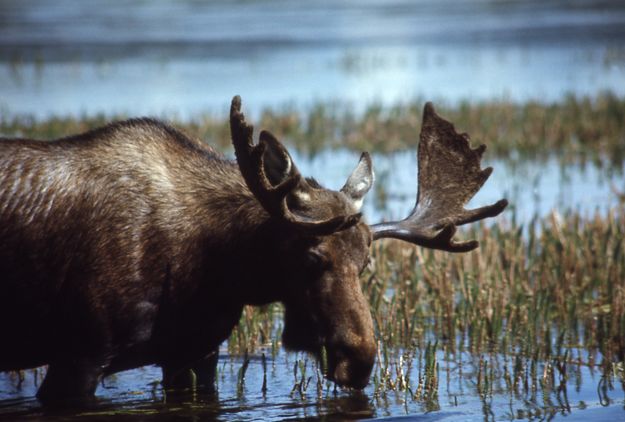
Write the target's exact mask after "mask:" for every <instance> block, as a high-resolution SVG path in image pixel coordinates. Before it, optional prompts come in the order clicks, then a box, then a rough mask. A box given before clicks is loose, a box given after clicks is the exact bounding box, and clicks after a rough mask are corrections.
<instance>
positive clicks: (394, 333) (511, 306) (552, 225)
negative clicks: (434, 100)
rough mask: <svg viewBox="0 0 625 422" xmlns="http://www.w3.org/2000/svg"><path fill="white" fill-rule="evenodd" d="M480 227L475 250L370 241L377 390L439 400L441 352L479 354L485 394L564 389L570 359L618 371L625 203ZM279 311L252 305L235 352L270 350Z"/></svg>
mask: <svg viewBox="0 0 625 422" xmlns="http://www.w3.org/2000/svg"><path fill="white" fill-rule="evenodd" d="M473 231H479V233H466V236H467V237H471V238H474V237H477V238H480V239H483V240H482V243H481V247H480V248H479V249H477V250H476V251H473V252H471V253H468V254H458V255H456V254H448V253H444V252H440V251H434V250H425V249H421V248H417V247H414V246H411V245H406V244H403V243H401V242H393V241H385V242H382V243H381V244H378V245H375V246H374V248H373V254H372V263H371V264H370V266H369V268H368V270H367V271H366V273H365V274H364V275H363V277H362V288H363V290H364V292H365V295H366V296H367V297H368V298H369V302H370V306H371V312H372V316H373V319H374V323H375V326H376V331H377V338H378V340H379V349H378V359H377V367H376V369H375V370H374V375H373V384H374V394H375V395H379V394H385V393H386V392H388V391H404V392H406V393H407V394H409V396H410V397H412V398H413V399H414V400H416V401H421V402H423V403H426V404H428V406H426V407H428V409H430V410H433V409H435V408H436V406H435V405H434V403H435V402H436V397H437V394H438V391H439V388H440V385H439V375H438V373H439V371H440V362H439V361H438V360H440V358H441V354H442V356H443V358H444V360H446V361H452V362H456V363H457V364H458V365H461V364H462V362H463V361H464V362H466V361H469V362H471V361H475V362H474V366H475V369H476V373H475V374H473V376H472V379H473V380H474V382H475V384H476V390H477V392H478V394H479V395H480V396H488V395H492V394H493V391H494V390H497V389H499V390H504V391H510V392H515V391H516V392H518V391H531V390H533V391H535V390H536V389H537V388H539V387H540V389H541V390H544V389H550V390H557V388H559V387H560V386H561V384H562V383H563V382H566V380H568V379H569V378H571V377H575V376H577V375H576V374H574V373H571V372H570V371H569V370H568V368H569V367H571V366H575V367H579V366H588V367H590V368H598V369H599V370H600V371H602V372H603V373H606V374H608V373H609V374H616V375H617V378H619V377H620V379H623V370H622V368H623V361H624V358H625V337H624V336H623V333H625V208H623V207H619V208H614V209H612V210H611V211H610V212H609V213H608V214H607V215H599V214H597V215H592V216H585V215H580V214H578V213H574V212H570V213H567V214H565V215H559V214H558V213H556V212H554V213H552V214H551V216H550V217H549V218H547V219H544V220H538V219H534V220H533V221H532V222H531V223H530V224H528V225H527V226H522V225H516V224H515V223H513V222H509V221H502V222H500V223H498V224H496V225H487V224H481V225H479V226H478V227H476V228H475V229H473ZM280 312H281V308H280V306H279V305H270V306H269V307H265V308H260V309H258V308H257V309H255V308H247V309H246V312H245V314H244V316H243V317H242V319H241V322H240V325H239V327H238V328H237V329H236V330H235V332H234V333H233V335H232V336H231V338H230V340H229V342H228V350H229V351H230V353H231V354H235V355H236V354H237V353H241V351H243V350H251V351H254V350H256V349H257V348H259V347H260V348H263V347H264V348H267V349H271V350H275V348H276V345H277V344H279V342H280V339H279V335H280V324H281V322H280V319H279V318H277V317H278V316H279V315H280ZM268 332H271V333H273V334H272V335H271V336H267V333H268ZM241 333H246V336H242V334H241ZM243 339H245V341H243ZM412 367H418V377H417V379H411V378H410V374H411V373H412V372H413V371H411V369H410V368H412ZM296 369H297V368H296ZM295 372H297V370H295ZM303 373H304V371H303V370H302V376H300V377H298V376H297V375H296V380H299V381H297V382H298V383H299V385H300V386H301V385H302V382H303V381H304V375H303ZM619 374H620V375H619ZM502 381H503V383H502Z"/></svg>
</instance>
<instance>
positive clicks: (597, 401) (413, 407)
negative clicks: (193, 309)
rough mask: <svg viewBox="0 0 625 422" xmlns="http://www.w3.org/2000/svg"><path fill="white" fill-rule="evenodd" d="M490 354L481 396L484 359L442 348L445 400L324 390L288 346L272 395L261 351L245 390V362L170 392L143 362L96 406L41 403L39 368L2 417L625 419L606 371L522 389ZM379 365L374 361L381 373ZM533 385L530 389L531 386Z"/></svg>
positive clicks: (0, 382) (13, 386)
mask: <svg viewBox="0 0 625 422" xmlns="http://www.w3.org/2000/svg"><path fill="white" fill-rule="evenodd" d="M484 359H485V360H486V361H488V364H489V367H491V366H492V368H494V371H495V373H494V375H495V376H494V377H493V378H492V379H491V380H490V382H491V383H492V384H491V387H490V388H489V391H488V392H483V391H482V392H481V391H480V390H479V388H478V386H477V385H476V384H475V379H476V373H477V371H478V366H479V362H478V358H475V357H471V356H470V355H468V354H461V355H459V356H458V357H456V358H453V357H451V358H448V359H447V360H446V358H445V355H444V353H443V352H442V351H441V352H438V353H437V360H438V361H439V379H440V380H439V388H438V397H436V398H434V399H430V400H427V401H423V400H415V399H413V398H412V394H411V393H407V392H400V391H388V392H386V393H383V394H375V388H374V386H373V385H372V384H370V385H369V386H368V387H367V388H366V389H365V390H364V391H363V392H360V393H357V392H349V391H341V390H335V389H334V388H333V386H332V385H330V384H329V383H327V382H325V381H322V383H321V390H318V389H317V374H316V373H315V367H314V366H313V365H312V364H311V362H310V361H309V360H308V358H307V357H306V356H305V355H301V354H298V355H296V354H286V353H284V352H281V353H278V354H277V355H276V356H275V357H274V358H271V357H270V358H268V360H267V373H266V376H267V386H268V389H267V391H266V392H265V393H263V392H262V382H263V369H262V364H261V359H260V357H259V356H252V357H251V361H250V363H249V368H248V371H247V375H246V378H245V383H244V384H243V386H242V388H238V387H237V374H238V370H239V368H240V367H241V365H242V361H241V359H230V358H228V356H221V357H220V363H219V374H218V390H219V391H218V393H217V394H216V395H202V394H199V395H193V394H180V395H179V396H172V395H171V394H166V393H165V392H163V390H162V388H161V386H160V385H159V384H158V380H160V370H159V369H158V368H156V367H145V368H142V369H137V370H132V371H126V372H122V373H120V374H117V375H115V376H112V377H109V378H106V379H105V380H104V381H103V382H102V385H101V386H100V387H99V388H98V391H97V396H98V401H97V403H95V404H92V405H89V406H87V407H84V408H74V409H70V410H50V409H44V408H41V407H40V405H39V404H38V402H37V401H36V400H35V399H34V398H33V397H32V396H33V395H34V393H35V391H36V388H35V384H34V378H35V376H34V374H33V373H32V372H27V373H26V375H25V377H24V381H23V382H22V384H21V385H20V386H19V387H18V383H17V380H16V379H15V377H13V378H11V377H10V376H8V375H7V374H0V393H1V394H2V395H3V397H4V401H2V402H0V418H6V419H15V418H18V417H20V418H24V419H29V418H30V419H35V420H37V419H41V418H43V419H46V420H55V419H63V418H69V417H76V416H80V417H82V418H84V419H89V418H92V419H98V420H101V419H108V418H114V417H120V416H123V417H124V418H131V419H132V418H134V419H135V420H157V421H164V420H172V419H173V420H180V421H187V420H212V419H218V420H224V421H229V420H232V421H235V420H236V421H244V420H285V419H295V418H297V419H301V418H307V419H309V420H354V419H368V418H383V419H384V420H389V421H392V420H420V421H421V420H422V421H439V420H441V421H466V420H468V421H477V420H510V419H540V420H543V419H551V418H554V419H555V420H567V421H568V420H571V419H570V418H571V417H573V418H586V419H587V418H591V419H592V420H597V421H600V420H605V421H607V420H611V421H615V420H623V419H625V411H624V408H623V407H624V405H625V398H624V394H625V391H624V390H623V386H622V384H620V382H619V381H618V380H617V379H615V378H612V377H607V378H606V377H604V376H603V374H602V373H601V372H600V371H599V370H598V369H596V368H593V367H588V366H584V365H575V364H569V366H568V369H567V371H568V374H569V375H568V380H560V379H559V378H558V377H557V376H556V377H555V383H554V385H548V383H544V381H542V380H543V378H542V373H543V372H542V371H543V369H544V367H543V365H542V364H539V366H538V376H537V377H536V378H535V379H532V377H531V376H530V375H526V378H525V379H523V380H520V381H519V382H518V383H517V386H516V388H513V389H512V390H510V389H508V388H507V386H506V384H505V382H504V380H503V376H502V371H503V368H504V366H506V367H507V368H508V371H509V372H510V373H511V372H512V370H511V368H512V363H511V358H507V359H506V358H505V357H502V356H500V355H488V356H486V357H484ZM304 360H306V361H307V373H308V374H309V375H310V376H311V380H310V383H309V384H308V388H307V389H306V391H303V392H301V393H300V392H299V391H293V386H294V384H295V382H296V381H299V379H297V380H296V379H295V378H294V375H293V366H294V364H295V363H296V362H298V361H304ZM378 370H379V369H378V368H377V367H376V368H375V370H374V372H376V373H377V372H378ZM419 371H420V369H419V368H418V363H417V362H416V361H415V363H414V366H413V368H412V369H411V370H410V371H409V372H405V374H406V375H408V374H409V375H410V378H411V381H410V384H411V389H412V391H413V392H414V391H416V387H417V380H418V376H419V373H420V372H419ZM298 376H299V375H298ZM526 382H527V388H526V387H525V386H524V384H525V383H526ZM541 382H542V383H541ZM573 420H581V419H573Z"/></svg>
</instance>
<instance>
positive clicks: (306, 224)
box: [230, 95, 361, 236]
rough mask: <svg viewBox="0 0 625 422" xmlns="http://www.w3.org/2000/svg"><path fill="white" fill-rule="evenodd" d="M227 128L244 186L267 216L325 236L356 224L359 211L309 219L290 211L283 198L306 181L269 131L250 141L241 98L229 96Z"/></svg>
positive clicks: (251, 134) (248, 126) (252, 128)
mask: <svg viewBox="0 0 625 422" xmlns="http://www.w3.org/2000/svg"><path fill="white" fill-rule="evenodd" d="M230 131H231V134H232V144H233V145H234V151H235V155H236V157H237V163H238V164H239V169H240V170H241V174H242V175H243V179H244V180H245V183H246V184H247V186H248V188H249V189H250V191H252V193H253V194H254V196H255V197H256V199H257V200H258V201H259V202H260V204H261V205H262V206H263V208H264V209H265V210H266V211H267V212H268V213H269V215H270V216H272V217H274V218H277V219H279V220H280V221H282V222H283V223H285V224H287V225H290V226H292V227H293V228H295V229H297V230H300V231H303V232H305V233H307V234H312V235H317V236H321V235H326V234H331V233H334V232H337V231H339V230H344V229H347V228H349V227H351V226H353V225H354V224H356V223H357V222H358V221H359V220H360V217H361V214H352V215H340V216H336V217H331V218H329V219H326V220H320V221H317V220H313V219H311V218H308V217H306V216H303V215H299V214H296V213H294V212H293V211H291V210H290V209H289V207H288V204H287V197H288V195H289V194H291V193H293V192H294V191H295V190H296V189H297V188H298V186H302V185H303V184H306V181H305V180H304V179H303V178H302V175H301V174H300V172H299V171H298V170H297V168H296V167H295V165H294V164H293V160H292V159H291V156H290V155H289V153H288V151H287V150H286V148H285V147H284V146H283V145H282V144H281V143H280V141H278V140H277V139H276V138H275V137H274V136H273V135H272V134H271V133H269V132H267V131H261V132H260V136H259V142H258V144H257V145H254V143H253V139H252V137H253V134H254V127H253V126H252V125H248V124H247V122H246V121H245V116H244V115H243V114H242V113H241V98H240V97H239V96H238V95H237V96H235V97H234V98H233V99H232V105H231V107H230Z"/></svg>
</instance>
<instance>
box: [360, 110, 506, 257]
mask: <svg viewBox="0 0 625 422" xmlns="http://www.w3.org/2000/svg"><path fill="white" fill-rule="evenodd" d="M485 150H486V145H480V146H479V147H477V148H476V149H471V147H470V146H469V135H467V134H464V133H463V134H458V133H457V132H456V130H455V129H454V126H453V125H452V124H451V123H450V122H448V121H447V120H445V119H443V118H442V117H440V116H438V115H437V114H436V112H435V111H434V106H433V105H432V104H431V103H427V104H426V105H425V108H424V110H423V125H422V127H421V136H420V142H419V150H418V153H417V160H418V169H419V176H418V192H417V202H416V205H415V207H414V209H413V211H412V212H411V213H410V215H409V216H408V217H407V218H406V219H404V220H401V221H394V222H388V223H380V224H375V225H373V226H371V231H372V234H373V239H374V240H376V239H381V238H384V237H392V238H395V239H400V240H405V241H407V242H411V243H414V244H417V245H420V246H425V247H427V248H432V249H441V250H444V251H449V252H466V251H470V250H472V249H475V248H477V246H478V242H477V241H476V240H471V241H467V242H456V241H455V240H454V239H453V236H454V234H455V233H456V226H459V225H462V224H466V223H471V222H473V221H477V220H481V219H484V218H487V217H494V216H496V215H498V214H499V213H501V212H502V211H503V210H504V208H506V206H507V205H508V201H507V200H505V199H502V200H500V201H498V202H496V203H495V204H493V205H488V206H485V207H481V208H477V209H473V210H465V209H464V205H466V203H467V202H469V200H470V199H471V198H472V197H473V196H474V195H475V194H476V193H477V191H478V190H480V188H481V187H482V185H483V184H484V182H486V179H488V177H489V176H490V174H491V173H492V171H493V169H492V167H488V168H486V169H484V170H482V169H481V168H480V160H481V158H482V154H483V153H484V151H485Z"/></svg>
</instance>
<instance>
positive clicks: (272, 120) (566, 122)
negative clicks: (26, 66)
mask: <svg viewBox="0 0 625 422" xmlns="http://www.w3.org/2000/svg"><path fill="white" fill-rule="evenodd" d="M423 103H424V101H421V100H415V101H413V102H410V103H406V104H399V105H396V106H393V107H382V106H379V105H370V106H368V107H366V108H365V109H364V111H363V112H362V113H354V112H353V111H352V108H351V107H350V105H349V104H340V103H330V104H317V105H314V106H312V107H311V108H310V109H308V110H305V111H302V110H298V109H294V108H283V109H280V110H273V109H268V110H265V111H264V112H263V113H262V116H261V117H260V119H258V120H259V122H258V127H262V128H265V129H268V130H270V131H272V132H273V133H274V134H276V135H277V136H279V137H280V138H281V139H283V140H284V141H285V142H286V143H287V144H288V145H290V146H291V147H296V148H298V149H299V150H300V151H302V152H306V153H311V154H314V153H315V152H317V151H320V150H322V149H325V148H348V149H353V150H356V151H364V150H367V151H371V152H380V153H386V152H391V151H397V150H401V149H410V148H414V146H415V144H416V140H417V136H418V133H419V130H420V128H421V113H422V110H423ZM437 110H438V111H439V113H440V114H441V115H442V116H444V117H445V118H446V119H448V120H450V121H452V122H454V124H455V126H456V127H457V128H458V129H459V130H462V131H465V132H467V133H469V134H471V137H472V139H474V140H476V141H479V142H480V143H485V144H487V145H488V147H489V156H490V157H491V158H495V157H498V158H505V159H526V158H544V157H546V156H548V155H553V154H555V155H557V156H558V157H560V158H561V159H562V160H563V161H564V162H585V161H586V160H591V161H596V162H599V161H600V158H601V157H608V158H609V160H610V161H611V163H612V164H616V165H619V164H620V163H621V162H622V161H623V159H625V119H624V118H623V116H625V98H620V97H617V96H615V95H614V94H611V93H603V94H601V95H598V96H596V97H594V98H588V97H575V96H570V97H568V98H566V99H564V100H562V101H561V102H557V103H553V104H543V103H539V102H531V101H530V102H526V103H523V104H517V103H513V102H509V101H505V100H495V101H488V102H481V103H466V102H465V103H461V104H460V105H457V106H454V107H448V106H445V105H444V104H437ZM126 117H127V116H121V115H120V116H104V115H98V116H93V117H81V118H78V119H76V118H72V117H51V118H48V119H46V120H42V121H38V120H36V119H34V118H32V117H28V116H13V115H11V114H10V113H6V112H4V113H3V112H2V111H1V110H0V136H21V137H29V138H42V139H53V138H57V137H61V136H67V135H68V134H75V133H80V132H82V131H85V130H88V129H91V128H94V127H98V126H102V125H104V124H106V123H107V122H109V121H111V120H114V119H123V118H126ZM173 123H174V124H175V125H176V126H177V127H179V128H181V129H183V130H185V131H186V132H188V133H189V134H191V135H193V136H196V137H198V138H200V139H203V140H205V141H206V142H207V143H209V144H210V145H213V146H217V147H218V148H219V149H221V150H228V149H229V148H230V131H229V129H228V122H227V119H226V118H225V117H224V118H219V117H215V116H213V115H202V116H197V117H196V118H193V119H191V120H190V121H174V122H173Z"/></svg>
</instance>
